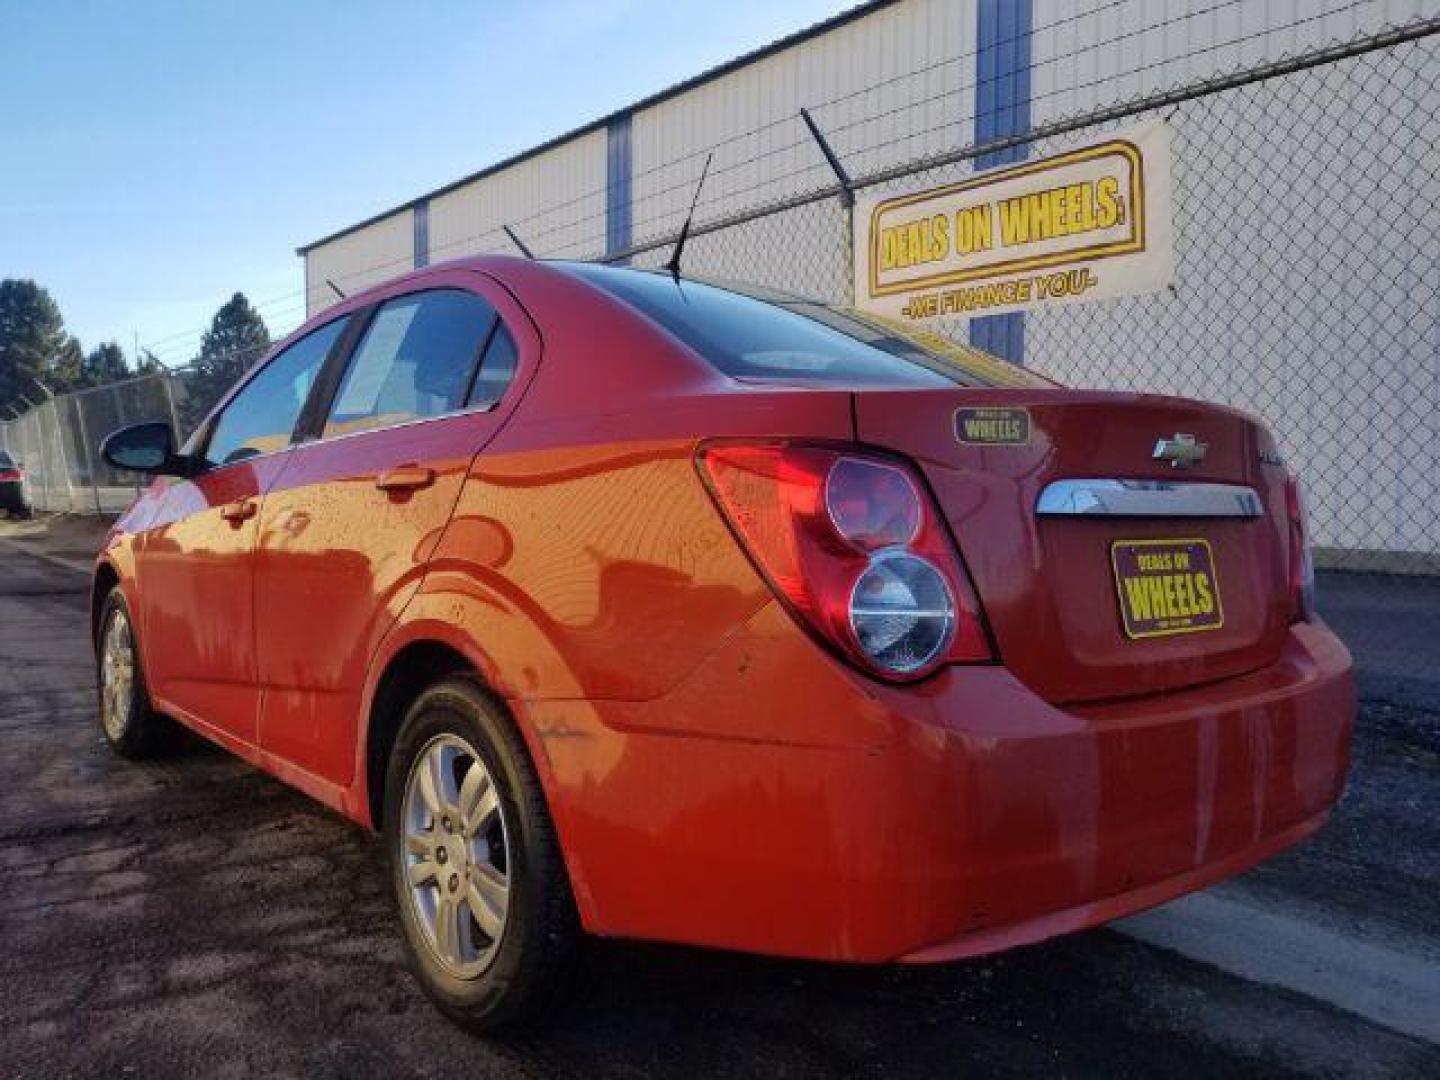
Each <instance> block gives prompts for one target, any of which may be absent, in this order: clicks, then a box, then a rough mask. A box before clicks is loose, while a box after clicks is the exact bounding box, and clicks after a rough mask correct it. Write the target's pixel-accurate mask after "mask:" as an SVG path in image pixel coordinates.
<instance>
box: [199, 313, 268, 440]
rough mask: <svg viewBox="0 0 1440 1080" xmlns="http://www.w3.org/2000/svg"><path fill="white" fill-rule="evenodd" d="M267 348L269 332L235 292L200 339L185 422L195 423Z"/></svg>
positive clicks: (258, 315)
mask: <svg viewBox="0 0 1440 1080" xmlns="http://www.w3.org/2000/svg"><path fill="white" fill-rule="evenodd" d="M269 347H270V331H269V330H267V329H266V328H265V322H264V320H263V319H261V318H260V314H259V312H257V311H256V310H255V309H254V308H253V307H251V306H250V301H249V300H247V299H245V294H244V293H238V292H237V293H236V294H235V295H234V296H232V297H231V298H230V300H229V301H228V302H227V303H226V304H225V305H224V306H223V307H221V308H220V310H219V311H217V312H216V313H215V318H214V319H212V320H211V322H210V329H209V330H206V331H205V336H204V337H202V338H201V339H200V353H199V355H198V356H196V357H195V363H194V373H193V375H192V376H191V378H190V380H189V383H188V388H187V393H186V395H185V396H186V408H185V411H186V414H187V416H186V421H187V424H193V423H195V422H197V421H198V420H199V418H200V417H202V416H203V415H204V414H205V413H206V412H207V411H209V409H210V407H211V406H212V405H214V404H215V402H217V401H219V400H220V397H221V395H223V394H224V393H225V391H226V390H228V389H230V387H231V385H232V384H233V383H234V382H235V380H236V379H238V378H240V376H241V375H243V374H245V372H246V370H247V369H248V368H249V367H250V365H251V364H253V363H255V362H256V361H257V360H259V359H260V357H261V356H262V355H263V354H264V352H265V350H266V349H268V348H269Z"/></svg>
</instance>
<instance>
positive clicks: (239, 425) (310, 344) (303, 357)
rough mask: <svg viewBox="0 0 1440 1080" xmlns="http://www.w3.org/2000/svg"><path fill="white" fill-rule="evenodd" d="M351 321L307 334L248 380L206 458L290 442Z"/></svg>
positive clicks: (222, 459)
mask: <svg viewBox="0 0 1440 1080" xmlns="http://www.w3.org/2000/svg"><path fill="white" fill-rule="evenodd" d="M349 321H350V320H349V316H346V317H345V318H343V319H336V320H335V321H334V322H330V323H326V324H325V325H324V326H322V327H320V329H318V330H315V331H313V332H312V333H310V334H307V335H306V336H305V337H303V338H301V339H300V340H299V341H297V342H295V344H293V345H291V346H290V347H289V348H287V349H286V350H285V351H284V352H282V353H280V354H279V355H277V356H276V357H275V358H274V359H272V360H271V361H270V362H269V363H267V364H266V365H265V367H264V368H262V369H261V371H260V373H259V374H258V375H256V376H255V377H254V378H253V379H251V380H250V381H249V382H248V383H246V384H245V386H244V388H243V389H242V390H241V391H240V392H239V393H238V394H236V395H235V397H234V398H233V399H232V400H231V401H230V404H228V405H226V406H225V411H224V412H222V413H221V414H220V418H219V419H218V420H217V421H216V422H215V427H214V428H213V430H212V431H211V433H210V441H209V444H208V445H207V446H206V448H205V460H206V461H207V462H208V463H209V464H210V465H212V466H214V465H230V464H233V463H234V462H237V461H243V460H244V459H245V458H249V457H255V456H256V455H257V454H269V453H273V452H274V451H276V450H283V449H284V448H285V447H287V446H289V445H290V439H291V437H292V436H293V435H294V434H295V425H296V423H297V422H298V421H299V419H300V411H301V410H302V409H303V408H304V407H305V401H306V399H308V398H309V396H310V388H311V387H312V386H314V385H315V379H316V376H318V375H319V374H320V369H321V367H323V366H324V364H325V358H326V357H327V356H329V355H330V350H331V349H332V348H334V346H335V342H336V341H338V340H339V338H340V335H341V334H342V333H343V332H344V330H345V324H346V323H348V322H349Z"/></svg>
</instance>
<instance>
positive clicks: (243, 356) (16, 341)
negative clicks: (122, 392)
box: [0, 278, 270, 427]
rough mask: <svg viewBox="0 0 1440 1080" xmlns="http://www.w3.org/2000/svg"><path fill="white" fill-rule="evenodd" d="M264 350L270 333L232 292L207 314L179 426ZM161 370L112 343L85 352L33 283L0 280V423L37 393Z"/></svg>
mask: <svg viewBox="0 0 1440 1080" xmlns="http://www.w3.org/2000/svg"><path fill="white" fill-rule="evenodd" d="M269 346H270V331H269V330H268V329H266V326H265V321H264V320H263V319H261V318H260V314H259V312H257V311H256V310H255V308H254V307H253V306H252V305H251V304H250V301H249V300H247V299H246V298H245V295H244V294H243V293H238V292H237V293H236V294H235V295H234V296H232V297H231V298H230V299H229V300H228V301H226V303H225V304H223V305H222V306H221V307H220V310H218V311H217V312H216V313H215V317H214V318H213V319H212V320H211V322H210V328H209V329H208V330H206V331H205V333H204V335H203V336H202V337H201V339H200V349H199V352H198V353H196V355H195V356H194V357H193V358H192V359H191V360H190V361H189V365H188V366H189V367H190V368H191V369H192V370H191V374H190V376H189V377H188V379H187V380H186V385H185V390H186V393H185V395H184V396H185V402H184V404H183V406H182V407H183V412H184V413H185V417H184V422H185V424H186V426H187V427H188V426H189V425H191V424H193V423H195V422H196V421H197V420H198V419H199V417H200V415H203V413H204V412H205V411H206V410H208V408H209V407H210V404H211V403H213V402H214V401H215V400H217V399H218V398H219V397H220V395H221V394H223V393H224V392H225V391H226V389H228V388H229V386H230V385H231V384H232V383H234V382H235V380H236V379H238V378H239V377H240V376H241V375H242V374H244V372H245V370H246V369H247V368H249V367H250V365H251V364H253V363H255V361H257V360H258V359H260V357H261V356H262V355H263V354H264V352H265V350H266V349H267V348H269ZM163 370H165V367H164V365H162V364H161V363H160V360H159V359H158V358H157V357H156V356H155V354H154V353H153V352H151V351H150V350H149V349H140V350H139V353H138V355H136V356H134V357H130V358H127V357H126V355H125V352H124V350H123V349H121V348H120V346H119V344H117V343H116V342H114V341H107V342H102V343H101V344H99V345H96V346H95V347H94V348H93V349H91V350H90V351H89V352H86V351H85V350H84V348H83V347H82V346H81V344H80V341H79V339H78V338H76V337H75V336H74V335H73V334H71V333H69V332H68V331H67V330H66V329H65V320H64V318H63V317H62V316H61V314H60V307H59V305H58V304H56V303H55V300H54V298H53V297H51V295H50V294H49V292H47V291H46V290H45V289H43V288H42V287H41V286H39V285H37V284H36V283H35V282H33V281H28V280H25V279H21V278H6V279H4V280H3V281H0V419H9V418H10V416H11V415H12V414H13V413H17V412H24V411H25V409H26V408H27V404H26V403H27V402H33V403H38V402H39V401H41V400H42V399H43V398H44V396H45V393H44V391H43V390H42V389H41V386H44V387H45V388H46V389H48V390H49V391H50V392H51V393H54V394H61V393H65V392H67V391H71V390H83V389H86V388H88V387H93V386H105V385H107V384H109V383H113V382H117V381H119V380H121V379H126V378H130V377H132V376H136V375H151V374H155V373H158V372H160V371H163Z"/></svg>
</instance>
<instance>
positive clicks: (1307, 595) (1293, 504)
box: [1285, 476, 1315, 622]
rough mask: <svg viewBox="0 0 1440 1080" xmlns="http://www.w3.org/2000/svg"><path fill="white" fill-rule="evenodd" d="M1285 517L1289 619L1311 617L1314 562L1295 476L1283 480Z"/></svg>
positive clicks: (1309, 618)
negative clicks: (1287, 523) (1287, 536)
mask: <svg viewBox="0 0 1440 1080" xmlns="http://www.w3.org/2000/svg"><path fill="white" fill-rule="evenodd" d="M1285 516H1286V518H1287V519H1288V520H1289V528H1290V605H1291V607H1290V619H1291V621H1292V622H1309V621H1310V620H1312V619H1314V618H1315V561H1314V559H1313V558H1312V557H1311V555H1310V534H1309V529H1308V526H1307V524H1306V521H1305V495H1304V493H1303V492H1302V491H1301V490H1300V480H1299V478H1298V477H1295V476H1290V477H1287V478H1286V480H1285Z"/></svg>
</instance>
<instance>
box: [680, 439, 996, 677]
mask: <svg viewBox="0 0 1440 1080" xmlns="http://www.w3.org/2000/svg"><path fill="white" fill-rule="evenodd" d="M699 460H700V466H701V470H700V471H701V475H702V476H703V477H704V478H705V480H706V483H707V485H708V486H709V488H710V491H711V493H712V494H713V495H714V497H715V501H716V503H717V504H718V505H719V507H720V509H721V511H722V512H723V513H724V514H725V516H726V518H727V519H728V520H729V522H730V525H731V527H732V528H733V529H734V531H735V533H736V535H737V536H738V537H739V538H740V540H741V542H742V543H743V544H744V546H745V548H746V550H747V551H748V552H749V554H750V556H751V558H752V559H754V561H755V563H756V564H757V566H758V567H759V568H760V571H761V573H762V574H763V575H764V576H765V578H766V580H767V581H768V582H769V583H770V586H771V587H772V588H773V589H774V590H775V592H776V594H777V595H778V596H779V597H780V599H781V600H783V601H784V602H785V603H786V604H787V605H788V606H789V607H790V608H791V609H792V610H793V611H794V612H795V613H796V614H797V615H798V616H799V617H800V619H801V620H802V621H803V622H804V624H805V625H806V627H807V628H809V629H810V630H812V631H814V632H815V633H816V634H817V635H819V636H820V637H821V638H822V639H823V640H824V641H826V642H827V643H828V644H830V645H831V646H834V647H835V648H837V649H838V650H839V651H840V652H841V653H842V654H843V655H844V656H845V657H846V658H848V659H849V660H850V661H851V662H852V663H854V664H856V665H857V666H859V667H860V668H862V669H864V670H866V671H869V672H871V673H873V674H876V675H880V676H882V677H884V678H887V679H899V680H906V679H919V678H922V677H924V676H925V675H928V674H929V673H930V672H932V671H934V670H935V669H936V668H937V667H939V666H940V665H942V664H946V663H976V662H983V661H987V660H991V659H993V653H992V651H991V648H990V642H989V637H988V635H987V634H986V632H985V624H984V616H983V614H982V613H981V610H980V602H979V600H978V598H977V597H976V595H975V589H974V586H973V585H972V584H971V582H970V577H969V575H968V574H967V573H966V572H965V568H964V566H963V565H962V564H961V562H960V558H959V556H958V554H957V553H956V552H955V548H954V545H953V544H952V543H951V542H950V538H949V536H948V535H947V533H946V532H945V526H944V524H943V523H942V521H941V519H940V515H939V512H938V510H937V508H936V506H935V503H934V500H933V499H931V498H930V496H929V495H928V494H926V492H925V489H924V487H923V485H922V484H921V483H920V480H919V478H918V477H917V476H916V475H915V473H914V471H913V470H912V469H911V468H909V467H908V466H907V465H905V464H904V463H903V462H900V461H898V460H894V459H890V458H885V457H880V456H878V455H874V454H870V453H867V452H860V451H851V450H845V449H839V448H832V447H824V446H807V445H803V444H792V443H728V442H722V443H713V444H710V445H708V446H706V447H703V448H702V449H701V451H700V455H699Z"/></svg>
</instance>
